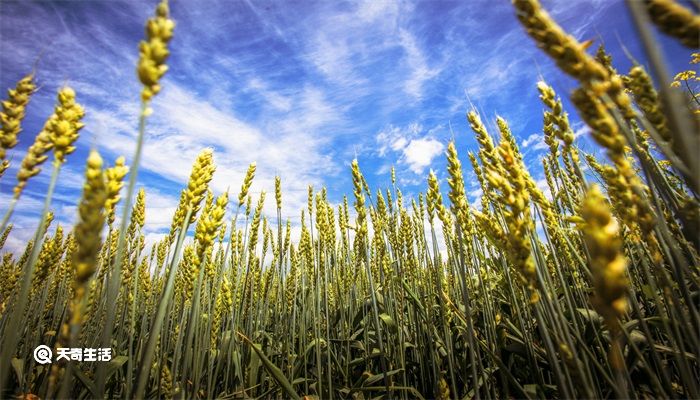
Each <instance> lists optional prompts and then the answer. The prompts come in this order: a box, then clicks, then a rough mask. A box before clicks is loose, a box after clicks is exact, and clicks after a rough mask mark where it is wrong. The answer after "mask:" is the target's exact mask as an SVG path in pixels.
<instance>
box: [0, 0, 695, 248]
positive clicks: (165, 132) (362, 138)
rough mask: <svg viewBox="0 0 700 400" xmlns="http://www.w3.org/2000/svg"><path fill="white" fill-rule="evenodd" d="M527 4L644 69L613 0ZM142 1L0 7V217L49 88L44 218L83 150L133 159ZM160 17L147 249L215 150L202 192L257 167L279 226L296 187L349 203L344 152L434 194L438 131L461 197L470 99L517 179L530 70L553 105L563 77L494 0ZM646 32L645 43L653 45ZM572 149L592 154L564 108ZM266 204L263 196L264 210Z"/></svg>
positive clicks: (26, 224) (568, 83)
mask: <svg viewBox="0 0 700 400" xmlns="http://www.w3.org/2000/svg"><path fill="white" fill-rule="evenodd" d="M544 6H545V8H547V9H548V10H549V11H550V12H551V14H552V15H553V16H554V17H555V18H556V19H557V21H558V22H559V23H560V24H561V25H562V26H563V27H564V28H565V29H566V30H567V31H568V32H570V33H572V34H573V35H574V36H575V37H577V38H578V39H580V40H587V39H595V43H594V45H593V46H592V47H591V49H590V51H591V52H592V51H594V50H595V48H596V47H597V44H598V43H600V42H601V41H602V42H604V43H605V44H606V47H607V49H608V51H610V52H611V53H612V55H613V57H614V64H615V66H616V67H617V68H618V69H619V70H620V71H622V72H626V71H627V70H628V69H629V67H630V64H631V62H630V60H628V59H627V58H626V56H625V55H624V53H623V51H622V46H621V43H624V44H625V46H626V47H627V50H628V51H629V53H630V54H631V55H632V56H633V57H635V58H636V59H637V60H639V61H640V62H642V63H644V61H645V59H644V57H643V53H642V51H641V48H640V45H639V43H638V41H637V39H636V34H635V32H634V29H633V26H632V23H631V21H630V19H629V16H628V13H627V10H626V7H625V5H624V3H623V2H622V1H613V0H576V1H573V2H569V1H557V2H553V1H545V2H544ZM154 7H155V2H136V1H134V2H118V1H57V2H50V1H42V2H12V1H5V2H2V4H0V60H1V63H0V86H1V87H3V88H8V87H12V86H14V84H15V82H16V81H17V80H18V79H19V78H21V77H22V76H23V75H24V74H26V73H27V72H28V71H29V70H31V68H32V65H33V64H34V62H35V60H36V59H37V57H38V56H39V54H41V58H40V59H39V61H38V64H37V74H36V76H37V80H38V82H39V85H40V90H39V91H38V92H37V93H36V94H35V95H34V96H33V98H32V101H31V103H30V105H29V108H28V110H27V117H26V119H25V122H24V124H23V132H22V133H21V134H20V137H19V145H18V146H17V147H16V148H15V149H14V150H12V151H11V152H10V155H11V157H12V158H13V163H12V167H11V169H10V170H9V171H7V172H6V173H5V176H4V177H3V178H2V180H0V212H2V213H4V209H5V204H7V202H8V199H9V197H10V194H11V191H12V186H13V185H14V183H15V181H14V176H15V175H16V168H17V166H18V165H19V163H20V161H21V158H22V157H23V156H24V153H25V151H26V149H27V147H29V145H31V143H32V142H33V140H34V136H35V134H36V133H37V132H38V131H39V130H40V129H41V127H42V125H43V123H44V120H45V119H46V117H48V116H49V115H50V113H51V112H52V107H53V104H54V102H55V94H56V91H57V90H58V89H59V88H60V87H61V86H62V85H63V84H64V83H67V84H69V85H71V86H72V87H73V88H75V89H76V91H77V93H78V95H77V99H78V102H80V103H81V104H83V105H84V107H85V108H86V117H85V123H86V127H85V128H84V129H83V131H82V132H81V137H80V139H79V140H78V145H77V146H78V149H77V151H76V152H75V153H74V154H72V155H70V156H69V157H68V163H67V164H66V165H65V166H64V168H63V171H62V173H61V175H60V178H59V184H58V185H59V187H58V189H57V193H56V195H55V199H54V201H53V207H52V208H53V210H54V211H55V212H56V215H57V219H58V220H59V221H60V222H61V223H62V224H64V225H70V224H72V223H73V222H74V220H75V215H76V207H75V205H76V203H77V201H78V199H79V198H80V188H81V185H82V182H83V175H82V174H83V169H84V160H85V156H86V154H87V151H88V150H89V149H90V147H96V148H97V149H99V150H100V152H101V154H102V155H103V157H104V158H105V160H106V161H107V162H108V163H109V164H112V163H113V161H114V159H115V158H116V157H117V156H118V155H124V156H126V157H127V163H129V162H130V158H131V156H132V153H133V149H134V137H135V132H136V126H137V116H138V107H139V103H138V99H139V91H140V86H139V83H138V81H137V79H136V76H135V72H134V66H135V63H136V60H137V57H138V50H137V44H138V42H139V40H141V39H142V38H143V25H144V22H145V20H146V18H148V17H150V16H151V15H152V14H153V9H154ZM171 13H172V18H173V19H174V20H175V21H176V24H177V25H176V29H175V37H174V39H173V40H172V42H171V46H170V47H171V57H170V59H169V61H168V65H169V67H170V70H169V72H168V73H167V74H166V77H165V79H164V80H163V82H162V87H163V91H162V93H161V94H160V95H158V96H157V97H156V98H155V100H154V102H153V109H154V111H155V112H154V115H153V116H152V117H151V118H150V119H149V121H148V126H147V135H146V145H145V146H146V147H145V152H144V158H143V162H142V169H141V170H140V172H139V186H143V187H146V188H147V215H146V233H147V235H148V237H149V241H153V240H156V239H157V238H158V237H159V235H160V234H162V233H163V232H164V231H165V230H166V229H167V226H169V224H170V218H171V216H172V213H173V211H174V209H175V206H176V205H177V200H178V196H179V191H180V190H181V188H182V187H183V185H185V184H186V181H187V177H188V175H189V170H190V166H191V163H192V161H193V160H194V158H195V157H196V155H197V153H198V152H199V151H200V150H201V149H203V148H205V147H212V148H213V149H214V150H215V154H214V157H215V160H216V163H217V165H218V170H217V172H216V175H215V178H214V180H213V182H212V186H213V189H214V191H215V192H221V191H224V190H226V188H227V187H230V188H231V191H232V192H233V193H235V192H237V191H238V189H239V187H240V184H241V181H242V178H243V175H244V174H245V171H246V167H247V165H248V164H249V163H250V162H253V161H255V162H257V165H258V174H257V176H256V180H255V183H254V185H253V191H254V192H259V191H260V190H266V191H268V192H271V191H273V188H274V183H273V182H274V176H275V175H276V174H279V175H281V177H282V186H283V196H284V200H283V201H284V212H283V214H284V216H287V217H290V218H294V219H295V220H296V221H294V222H298V215H299V210H300V209H301V208H302V207H303V205H304V204H305V202H306V185H308V184H313V185H314V187H316V188H320V187H321V186H326V187H327V188H328V191H329V197H330V200H331V201H333V202H339V201H342V195H343V194H344V193H348V194H351V185H352V180H351V177H350V173H349V165H350V162H351V160H352V159H353V158H354V157H357V158H358V159H359V161H360V166H361V168H362V170H363V172H364V174H365V176H366V178H367V180H368V182H369V183H370V186H372V187H375V188H378V187H386V186H388V185H389V184H390V174H389V170H390V168H391V166H392V165H393V166H395V167H396V171H397V177H398V180H399V183H400V186H401V187H402V188H403V191H404V193H405V194H406V195H409V196H410V195H413V194H416V193H417V192H418V191H423V190H424V187H425V178H426V176H427V172H428V170H429V169H430V168H432V169H434V170H436V172H437V174H438V177H439V178H441V183H442V184H444V178H445V171H444V170H445V160H444V157H443V153H444V149H445V147H446V145H447V143H448V141H449V140H450V139H452V138H454V139H455V140H456V142H457V146H458V151H459V152H460V154H461V155H462V157H461V158H462V162H463V165H464V169H465V175H466V176H467V178H468V179H467V186H468V187H467V192H468V193H470V197H471V199H472V200H475V199H476V198H477V197H478V196H479V191H478V184H477V182H476V180H475V179H474V175H473V173H472V172H471V167H470V166H469V162H468V158H467V151H469V150H475V149H476V143H475V141H474V139H473V134H472V132H471V131H470V129H469V127H468V124H467V123H466V119H465V113H466V112H467V111H468V109H469V107H470V103H471V104H473V105H474V106H475V107H476V108H477V109H478V110H479V111H480V113H481V116H482V119H483V120H484V121H485V122H486V123H487V125H488V126H489V127H491V129H490V131H491V132H492V133H496V132H497V130H496V129H495V128H494V127H495V116H496V115H500V116H502V117H504V118H505V119H506V120H508V122H509V123H510V126H511V129H512V130H513V132H514V133H515V134H516V136H517V137H518V139H519V141H520V143H521V146H522V150H523V151H524V153H525V158H526V161H527V162H528V164H530V165H532V174H533V176H535V178H536V179H540V180H541V178H542V172H541V167H540V163H539V161H538V158H539V156H540V155H541V154H543V153H544V152H545V151H546V149H545V147H544V146H543V145H542V143H541V142H542V141H541V129H542V105H541V103H540V102H539V99H538V93H537V89H536V85H535V84H536V82H537V81H538V80H539V77H540V76H544V77H545V79H546V80H547V82H548V83H549V84H551V85H552V86H553V87H554V88H555V90H557V92H558V93H559V94H560V95H561V96H562V97H563V98H564V102H565V105H566V106H568V105H569V102H568V99H567V94H568V93H569V92H570V90H571V89H573V88H574V85H575V82H574V81H573V80H572V79H570V78H569V77H567V76H565V75H563V74H561V73H559V72H558V70H557V69H556V67H555V65H554V64H553V63H552V62H551V60H550V59H549V58H547V57H546V56H545V55H544V53H542V52H541V51H540V50H539V49H537V48H536V46H535V44H534V42H533V41H532V40H531V39H530V38H529V37H527V36H526V34H525V32H524V30H523V29H522V27H521V26H520V25H519V23H518V21H517V20H516V18H515V15H514V12H513V9H512V7H511V5H510V2H508V1H490V0H488V1H486V0H484V1H476V0H475V1H388V0H387V1H367V2H336V1H323V2H321V1H319V2H313V1H295V2H278V1H277V2H275V1H263V2H249V1H234V0H221V1H213V0H204V1H173V2H172V3H171ZM662 39H663V38H662ZM662 43H663V45H664V51H665V52H666V55H667V58H668V61H669V64H670V67H671V70H672V71H673V72H674V73H675V72H678V71H680V70H682V69H685V68H686V66H687V63H688V60H689V59H690V51H689V50H688V49H684V48H682V47H680V45H678V44H676V43H675V42H674V41H672V40H666V39H663V40H662ZM568 111H569V112H570V113H571V114H572V115H571V120H572V122H573V124H574V128H576V129H577V132H578V133H581V134H582V136H581V146H582V147H583V148H584V149H588V150H592V149H593V148H594V146H592V145H591V144H590V142H588V141H587V140H586V139H585V138H586V135H585V133H586V129H585V128H584V127H583V125H582V124H581V123H579V122H577V121H578V118H577V117H576V115H575V112H574V110H573V108H572V107H571V106H569V107H568ZM49 175H50V166H49V165H48V163H47V166H46V167H45V168H44V171H43V172H42V173H41V175H39V176H37V177H35V178H33V180H32V181H31V183H30V185H29V187H28V188H27V190H26V191H25V193H24V195H23V196H22V198H21V200H20V203H19V204H18V208H17V211H16V213H15V217H14V218H13V222H14V223H15V231H14V232H13V235H12V237H11V239H10V241H9V242H8V246H9V247H10V248H19V247H20V246H23V245H24V242H25V241H26V240H27V238H29V237H30V236H31V235H32V233H33V230H34V229H35V224H36V214H37V212H38V211H39V209H40V204H41V201H42V200H41V199H42V197H43V195H44V193H45V191H46V185H47V183H48V178H49ZM273 204H274V201H272V198H270V201H268V210H272V208H273V206H274V205H273Z"/></svg>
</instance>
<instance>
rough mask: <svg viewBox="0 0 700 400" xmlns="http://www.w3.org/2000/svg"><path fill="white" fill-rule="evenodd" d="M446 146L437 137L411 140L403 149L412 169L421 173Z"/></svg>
mask: <svg viewBox="0 0 700 400" xmlns="http://www.w3.org/2000/svg"><path fill="white" fill-rule="evenodd" d="M444 148H445V146H443V144H442V143H440V142H438V141H437V140H435V139H416V140H411V142H410V143H409V144H408V145H407V146H406V147H405V148H404V149H403V155H404V158H405V160H406V163H407V164H408V166H409V168H410V169H411V171H413V172H414V173H416V174H420V173H422V172H423V170H424V169H425V167H427V166H429V165H430V164H431V163H432V162H433V159H434V158H435V157H437V156H438V155H439V154H440V153H442V150H443V149H444Z"/></svg>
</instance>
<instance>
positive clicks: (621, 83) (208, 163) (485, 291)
mask: <svg viewBox="0 0 700 400" xmlns="http://www.w3.org/2000/svg"><path fill="white" fill-rule="evenodd" d="M512 6H513V10H514V12H515V13H516V15H517V17H518V20H519V21H520V23H521V24H522V26H523V28H524V29H525V30H526V32H527V34H528V35H529V36H530V37H531V38H532V40H534V42H535V43H536V44H537V46H538V47H539V48H540V49H541V51H542V52H543V54H546V56H548V57H550V58H551V59H553V61H554V62H555V63H556V65H557V66H558V67H559V69H560V70H561V71H563V72H564V73H566V74H567V75H569V76H570V77H571V78H573V79H574V80H575V81H576V82H577V88H576V89H575V90H574V91H573V92H571V93H559V94H558V93H556V92H555V91H554V89H553V88H552V86H551V85H550V84H548V83H547V82H546V79H547V77H546V76H545V77H543V80H542V81H539V82H532V85H533V86H536V87H537V90H538V92H539V95H540V96H539V98H540V100H541V109H540V110H536V112H537V113H542V125H541V129H542V132H543V134H544V142H545V144H546V146H547V148H548V151H547V153H546V155H545V156H544V157H543V158H542V159H541V167H542V168H543V170H544V173H545V177H546V183H547V185H546V189H545V190H543V189H542V188H541V187H540V186H539V185H537V184H536V182H535V179H534V178H533V175H532V172H531V169H532V168H531V166H528V165H526V163H525V162H524V160H523V154H522V152H521V150H520V149H519V146H518V142H517V140H516V138H515V137H516V135H515V134H514V133H512V132H511V129H510V127H509V124H508V122H507V121H506V120H505V119H503V118H500V117H499V118H498V119H497V120H496V126H497V128H498V131H497V132H495V131H489V130H488V128H487V126H489V124H485V123H484V122H483V121H482V117H481V116H480V114H479V112H477V111H476V109H470V110H467V113H466V121H464V123H465V129H466V128H468V129H470V130H471V134H473V135H474V137H475V138H476V140H477V142H478V144H479V149H478V152H466V151H463V150H462V149H460V148H458V146H456V145H455V143H454V142H451V143H449V145H448V146H447V149H446V152H445V158H446V160H447V171H446V173H447V176H448V177H449V178H448V179H447V187H448V189H449V190H448V191H446V192H441V189H440V183H439V180H438V178H437V175H436V174H435V173H434V172H433V171H431V172H430V173H429V174H428V176H427V177H426V179H425V181H424V184H423V187H424V191H423V192H422V193H419V194H418V195H417V196H415V197H413V198H411V197H408V196H406V197H404V195H403V193H402V189H401V188H400V187H399V185H398V184H397V181H396V179H395V177H394V176H393V171H392V185H391V186H390V187H383V188H371V187H369V185H368V183H367V180H366V179H365V177H364V175H363V172H362V170H361V166H360V164H359V162H358V161H357V159H356V160H354V161H353V162H352V164H351V165H349V166H348V167H349V168H348V172H349V173H348V174H346V177H347V179H348V180H351V181H352V184H353V188H354V191H353V193H351V194H348V195H347V196H345V197H344V198H343V200H344V201H343V202H342V203H341V204H333V203H332V202H331V201H329V199H328V195H327V190H326V189H325V188H318V187H317V188H314V187H312V186H309V187H308V205H307V207H306V208H305V209H303V210H287V211H289V212H292V213H295V215H298V217H297V218H298V220H296V221H293V222H294V223H299V224H301V235H300V238H299V240H293V239H292V235H291V224H292V221H290V220H287V219H284V218H283V217H282V216H283V215H285V214H283V210H285V195H284V193H283V192H282V189H281V187H282V180H283V179H284V176H280V177H277V178H276V179H275V185H274V187H271V188H269V193H270V194H269V196H267V198H266V193H265V192H262V193H253V192H252V191H251V190H250V188H251V185H252V183H253V181H254V179H255V174H256V164H251V165H250V167H249V168H248V170H247V172H246V174H245V179H244V181H243V182H238V183H237V184H238V185H240V189H239V190H238V191H237V192H235V189H238V188H235V189H234V188H231V190H230V192H224V193H213V192H212V190H211V189H210V182H211V180H212V178H213V176H214V174H216V173H217V171H216V161H215V160H216V158H217V157H218V156H222V157H223V156H225V155H219V154H216V153H215V152H214V151H212V150H211V149H202V151H201V153H200V154H199V156H198V157H197V158H196V159H195V160H193V165H192V169H191V174H190V178H189V181H188V182H186V183H185V186H184V188H183V189H182V192H181V196H180V202H179V205H178V207H177V210H176V211H175V214H174V215H173V216H172V223H171V229H170V231H169V234H168V235H165V237H164V238H163V239H162V240H160V241H159V242H157V243H155V244H153V245H152V246H146V241H145V237H144V232H143V228H144V223H145V221H144V219H145V213H146V212H145V210H146V209H148V207H149V205H148V203H149V202H148V197H149V194H148V191H147V190H146V191H144V190H143V189H142V190H139V191H138V192H137V190H136V182H137V173H138V171H139V163H140V160H141V158H142V152H143V146H144V141H147V140H148V134H147V132H148V123H147V122H148V120H149V116H150V115H151V114H152V113H153V110H152V108H151V105H152V104H153V103H154V102H157V101H158V100H159V97H158V95H159V93H160V91H161V79H162V77H163V76H164V75H165V74H166V73H167V72H168V55H169V51H170V49H171V47H174V46H177V39H178V34H179V33H177V30H176V26H175V23H174V22H173V20H172V19H171V15H170V10H169V6H168V3H167V0H163V2H161V3H160V4H158V6H157V8H156V10H155V14H154V15H153V16H151V17H150V18H149V19H148V20H147V22H146V36H145V38H144V39H143V41H142V42H141V43H140V44H139V45H138V49H139V54H140V56H139V60H138V64H137V66H136V71H137V77H138V80H139V82H140V84H141V85H142V91H141V104H140V114H139V125H138V126H139V132H138V136H137V141H136V142H135V143H133V148H134V155H133V161H132V163H131V165H126V162H125V159H124V158H123V157H120V158H118V159H117V160H116V161H115V162H114V165H108V164H107V163H106V162H105V161H104V160H103V159H102V157H101V156H100V154H99V152H98V151H97V150H92V151H91V152H90V154H89V156H88V157H87V159H86V160H85V173H84V184H83V189H82V197H81V200H80V203H79V204H78V205H77V206H78V208H77V210H78V211H77V213H78V220H77V221H78V222H77V223H76V225H75V226H73V227H63V226H61V225H58V224H56V223H54V224H52V221H53V214H52V213H51V212H50V211H49V210H50V209H51V204H52V202H51V201H52V196H53V193H54V189H55V185H56V181H57V176H58V173H59V171H60V169H61V167H62V165H63V164H64V163H65V162H66V159H67V158H68V157H71V153H73V151H74V150H75V144H76V141H77V140H80V130H81V129H82V128H83V122H82V120H83V117H84V115H85V112H86V111H85V109H84V108H83V106H81V104H80V103H79V100H80V93H79V92H78V93H76V91H75V90H74V89H72V88H70V87H68V86H64V87H62V88H61V89H60V91H59V92H58V94H57V97H56V103H55V108H54V112H53V114H52V115H51V116H50V117H49V118H48V119H47V120H46V123H45V125H44V127H43V129H42V130H41V131H40V132H39V134H38V135H36V138H35V141H34V143H33V144H32V145H31V147H29V149H28V151H27V153H26V155H25V156H24V158H23V159H22V160H17V159H14V160H12V159H10V158H9V157H8V156H7V151H8V150H9V149H12V148H13V147H14V146H15V145H16V144H17V142H18V139H17V134H18V133H19V131H20V129H21V123H22V120H23V118H24V116H25V110H26V108H27V105H28V103H29V102H30V101H31V97H32V96H33V95H34V94H35V92H37V90H40V89H39V84H38V83H37V82H36V81H35V76H34V73H33V72H32V73H29V74H27V75H26V76H25V77H23V78H22V79H21V80H19V81H18V82H17V84H16V87H15V88H12V89H10V90H9V91H8V95H7V97H6V99H5V101H3V102H2V113H0V122H1V123H2V130H1V131H0V135H1V136H0V160H1V162H2V164H0V179H2V180H3V181H4V182H13V183H12V184H13V185H14V190H13V193H12V194H13V196H12V200H11V203H10V204H9V205H8V207H7V212H6V213H5V215H4V216H3V219H2V226H0V248H2V247H3V245H4V244H5V241H6V240H7V238H8V237H9V236H11V235H12V234H13V233H12V229H13V219H12V214H13V212H14V210H15V208H16V207H21V206H22V197H21V195H22V194H23V192H24V189H25V187H26V186H27V183H28V182H29V181H30V180H32V179H33V178H34V177H35V176H36V175H38V174H39V173H40V172H41V170H42V169H46V171H44V172H41V173H44V174H50V175H51V180H50V184H49V186H48V191H47V193H46V194H45V197H44V201H45V203H44V205H43V212H42V213H41V217H40V220H39V222H38V228H37V229H36V232H35V234H34V235H33V240H31V241H29V242H28V243H26V248H25V249H24V251H23V252H21V253H18V254H13V253H11V252H9V251H5V253H4V254H3V256H2V261H1V262H0V344H1V346H0V397H1V398H22V399H36V398H79V399H84V398H105V397H107V398H139V399H140V398H149V399H150V398H165V399H171V398H226V399H242V398H274V399H278V398H285V399H286V398H290V399H302V398H304V399H313V398H318V399H380V398H382V399H384V398H386V399H392V398H395V399H416V398H417V399H477V400H478V399H503V398H522V399H544V398H700V361H699V360H698V358H699V357H700V313H699V309H700V268H699V265H700V256H699V255H698V251H700V237H699V233H700V204H699V202H698V201H699V198H698V195H699V194H700V165H699V160H698V157H697V155H698V152H697V150H698V149H700V128H699V121H700V91H698V82H699V81H700V78H698V77H697V76H696V70H697V65H698V64H700V53H697V52H696V53H693V56H692V59H691V60H689V62H690V64H689V69H688V70H687V71H684V72H681V73H679V74H677V75H676V76H675V77H672V76H668V75H667V73H666V72H665V70H664V69H663V68H664V67H663V65H664V60H663V59H661V58H659V57H658V55H654V54H655V53H653V52H650V54H649V59H650V62H649V63H650V67H645V66H643V65H638V64H635V65H634V66H633V67H632V68H631V69H630V70H629V71H618V70H616V69H615V66H614V65H615V60H612V58H611V57H610V56H609V54H608V53H607V52H606V50H605V49H604V47H603V46H600V47H598V49H597V51H595V50H588V45H587V44H586V43H580V42H578V41H577V40H576V39H574V38H573V36H570V35H569V34H567V33H566V32H565V31H564V30H563V29H562V28H561V27H560V26H559V25H558V24H557V22H556V21H555V20H554V19H553V18H552V17H551V16H550V15H549V14H548V13H547V12H546V11H545V10H544V9H543V8H542V6H541V5H540V4H539V3H538V1H537V0H513V5H512ZM629 7H630V11H631V12H632V15H633V16H634V19H635V22H636V23H637V24H639V25H640V26H642V28H643V29H651V25H655V26H657V27H658V29H660V30H661V31H663V32H665V33H666V34H668V35H669V36H671V37H673V38H675V39H676V40H678V41H679V42H680V43H682V44H683V45H685V46H687V47H689V48H691V49H697V48H698V46H699V42H700V17H699V16H698V15H694V14H693V13H692V12H690V11H689V10H688V9H686V8H684V7H683V6H681V5H679V4H677V3H675V2H673V1H672V0H648V1H645V2H641V1H640V2H630V4H629ZM647 25H648V26H647ZM645 27H646V28H645ZM643 29H642V32H643ZM641 40H642V41H643V43H644V45H645V46H646V48H647V50H650V49H652V50H653V49H654V48H655V46H656V45H657V44H656V43H655V42H654V41H653V38H649V37H644V35H642V37H641ZM695 51H697V50H695ZM560 96H569V98H570V99H571V102H572V104H573V105H574V109H571V110H565V109H564V105H563V103H562V100H561V97H560ZM88 112H89V110H88ZM569 112H570V113H575V114H576V115H578V117H579V118H580V119H581V120H583V121H584V122H585V123H586V124H587V125H588V127H589V128H590V138H591V139H592V140H593V141H594V142H595V143H596V146H597V147H598V150H600V151H599V152H595V154H594V153H592V152H587V151H584V150H582V149H581V148H580V147H579V145H578V141H577V140H576V138H575V135H574V131H573V129H572V126H571V123H570V122H569V116H568V115H569V114H568V113H569ZM25 138H28V136H24V135H23V136H22V139H23V140H25ZM49 160H50V161H51V163H50V166H49V164H48V163H47V161H49ZM10 162H12V163H21V164H18V165H19V169H18V171H19V172H18V174H17V176H16V177H14V176H10V175H9V174H4V173H5V172H6V170H8V168H9V165H10ZM464 164H468V165H464ZM467 169H471V171H473V173H474V174H475V176H476V177H477V179H478V182H479V185H480V187H481V190H482V191H483V196H482V197H481V200H480V204H470V203H469V200H468V196H467V193H466V192H465V175H464V171H465V170H467ZM49 171H50V172H49ZM273 195H274V199H273V198H272V197H273ZM266 201H267V202H268V203H270V202H273V203H274V204H275V209H276V211H277V212H276V215H268V214H266V213H265V212H264V211H263V209H264V205H265V202H266ZM118 206H119V207H118ZM121 210H123V214H122V215H121V218H117V215H116V214H117V213H118V211H121ZM230 212H233V217H232V218H230V219H229V218H228V217H227V216H228V215H230V214H229V213H230ZM441 244H442V245H441ZM40 345H44V346H47V348H48V349H50V350H52V352H53V354H56V353H58V352H59V351H58V349H59V348H91V349H111V357H109V360H108V361H104V362H96V363H86V362H79V361H76V360H72V361H65V360H63V361H55V362H51V363H40V362H37V359H36V353H35V349H36V348H37V347H38V346H40ZM81 357H88V353H87V352H85V353H84V354H83V355H82V356H81Z"/></svg>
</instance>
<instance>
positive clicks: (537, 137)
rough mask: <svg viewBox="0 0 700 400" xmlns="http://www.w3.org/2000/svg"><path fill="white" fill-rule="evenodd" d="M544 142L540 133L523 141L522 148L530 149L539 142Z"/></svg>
mask: <svg viewBox="0 0 700 400" xmlns="http://www.w3.org/2000/svg"><path fill="white" fill-rule="evenodd" d="M540 140H542V135H540V134H539V133H533V134H532V135H530V136H528V137H527V138H525V139H523V141H522V146H523V148H524V149H526V148H528V147H529V146H530V145H531V144H533V143H537V141H540Z"/></svg>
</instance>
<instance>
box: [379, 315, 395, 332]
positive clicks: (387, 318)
mask: <svg viewBox="0 0 700 400" xmlns="http://www.w3.org/2000/svg"><path fill="white" fill-rule="evenodd" d="M379 318H381V320H382V321H383V322H384V324H385V325H386V327H387V328H389V332H391V333H397V332H398V331H399V327H398V326H397V325H396V322H394V319H393V318H391V317H390V316H389V314H386V313H382V314H379Z"/></svg>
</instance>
